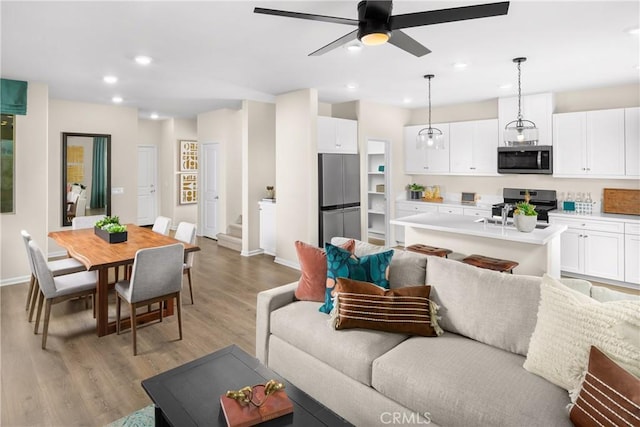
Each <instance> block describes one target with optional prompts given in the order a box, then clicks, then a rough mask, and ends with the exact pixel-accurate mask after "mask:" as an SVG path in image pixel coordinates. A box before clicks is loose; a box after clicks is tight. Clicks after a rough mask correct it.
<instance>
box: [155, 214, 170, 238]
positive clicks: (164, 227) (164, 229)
mask: <svg viewBox="0 0 640 427" xmlns="http://www.w3.org/2000/svg"><path fill="white" fill-rule="evenodd" d="M170 227H171V218H167V217H166V216H159V217H157V218H156V220H155V222H154V223H153V228H152V230H153V231H155V232H156V233H160V234H164V235H165V236H166V235H168V234H169V228H170Z"/></svg>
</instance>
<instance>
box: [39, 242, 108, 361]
mask: <svg viewBox="0 0 640 427" xmlns="http://www.w3.org/2000/svg"><path fill="white" fill-rule="evenodd" d="M29 253H30V254H31V259H32V260H33V264H34V266H35V270H36V277H37V278H38V285H39V286H40V291H41V292H40V295H39V297H38V314H37V315H36V325H35V328H34V330H33V333H34V334H37V333H38V327H39V325H40V314H41V313H42V303H43V301H46V303H45V310H44V325H43V327H42V348H43V349H44V348H46V346H47V334H48V332H49V317H50V316H51V306H52V305H53V304H57V303H59V302H62V301H66V300H69V299H71V298H78V297H83V296H90V295H91V296H94V301H95V294H96V283H97V282H98V274H97V272H95V271H83V272H80V273H71V274H65V275H63V276H56V277H54V276H53V274H52V272H51V270H49V267H48V266H47V261H46V260H45V259H44V254H43V253H42V251H41V250H40V248H39V247H38V245H37V244H36V242H34V241H33V240H31V241H30V242H29ZM93 315H94V317H95V304H94V308H93Z"/></svg>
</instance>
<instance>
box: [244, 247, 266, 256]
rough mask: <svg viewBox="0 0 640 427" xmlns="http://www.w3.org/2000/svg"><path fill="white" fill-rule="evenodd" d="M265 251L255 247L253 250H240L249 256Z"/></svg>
mask: <svg viewBox="0 0 640 427" xmlns="http://www.w3.org/2000/svg"><path fill="white" fill-rule="evenodd" d="M263 253H264V251H263V250H262V249H254V250H252V251H244V250H243V251H242V252H240V255H242V256H246V257H249V256H256V255H260V254H263Z"/></svg>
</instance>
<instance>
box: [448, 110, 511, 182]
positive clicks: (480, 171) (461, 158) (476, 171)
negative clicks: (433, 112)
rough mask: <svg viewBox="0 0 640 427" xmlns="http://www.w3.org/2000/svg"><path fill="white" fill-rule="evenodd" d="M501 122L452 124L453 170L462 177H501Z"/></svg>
mask: <svg viewBox="0 0 640 427" xmlns="http://www.w3.org/2000/svg"><path fill="white" fill-rule="evenodd" d="M498 134H499V132H498V120H497V119H492V120H475V121H469V122H457V123H449V144H450V151H449V153H450V161H449V165H450V170H451V173H455V174H460V175H498V164H497V160H498V157H497V150H496V149H497V147H498V144H499V136H498Z"/></svg>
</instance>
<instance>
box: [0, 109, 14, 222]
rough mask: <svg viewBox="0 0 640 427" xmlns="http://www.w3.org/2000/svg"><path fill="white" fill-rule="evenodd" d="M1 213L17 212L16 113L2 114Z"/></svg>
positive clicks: (0, 144) (0, 126) (0, 148)
mask: <svg viewBox="0 0 640 427" xmlns="http://www.w3.org/2000/svg"><path fill="white" fill-rule="evenodd" d="M0 136H1V137H0V154H1V156H0V213H14V212H15V206H14V202H15V189H14V179H15V127H14V115H13V114H2V115H0Z"/></svg>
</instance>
